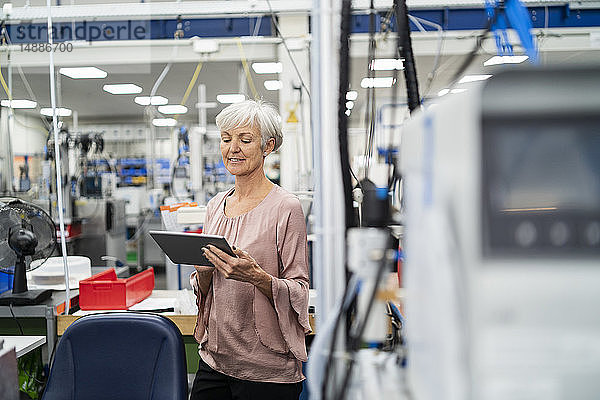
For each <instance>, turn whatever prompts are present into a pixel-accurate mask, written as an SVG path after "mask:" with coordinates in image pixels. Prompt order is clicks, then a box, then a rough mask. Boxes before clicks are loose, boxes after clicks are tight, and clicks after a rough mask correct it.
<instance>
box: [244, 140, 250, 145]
mask: <svg viewBox="0 0 600 400" xmlns="http://www.w3.org/2000/svg"><path fill="white" fill-rule="evenodd" d="M250 142H252V140H242V143H246V144H248V143H250Z"/></svg>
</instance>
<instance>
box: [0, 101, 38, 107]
mask: <svg viewBox="0 0 600 400" xmlns="http://www.w3.org/2000/svg"><path fill="white" fill-rule="evenodd" d="M0 104H1V105H2V107H11V108H36V107H37V103H36V102H35V101H31V100H2V102H0Z"/></svg>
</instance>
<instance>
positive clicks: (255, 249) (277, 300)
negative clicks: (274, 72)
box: [190, 100, 310, 400]
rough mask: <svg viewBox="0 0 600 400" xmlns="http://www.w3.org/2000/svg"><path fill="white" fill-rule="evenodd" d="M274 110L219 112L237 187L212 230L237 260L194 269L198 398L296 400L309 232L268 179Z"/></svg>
mask: <svg viewBox="0 0 600 400" xmlns="http://www.w3.org/2000/svg"><path fill="white" fill-rule="evenodd" d="M280 121H281V118H280V117H279V115H278V114H277V111H276V110H275V108H274V107H273V106H271V105H269V104H266V103H263V102H261V101H253V100H247V101H244V102H241V103H236V104H232V105H230V106H228V107H227V108H225V109H224V110H223V111H221V113H220V114H219V115H217V119H216V122H217V126H218V127H219V130H220V131H221V155H222V157H223V163H224V164H225V167H226V168H227V170H228V171H229V172H230V173H231V174H232V175H234V176H235V186H234V187H233V188H232V189H230V190H228V191H225V192H221V193H219V194H217V195H216V196H215V197H214V198H212V199H211V200H210V201H209V202H208V206H207V213H206V221H205V223H204V232H205V233H208V234H215V235H222V236H224V237H225V238H226V239H227V241H228V242H229V243H230V244H231V245H232V247H233V250H234V253H235V254H236V255H237V257H231V256H229V255H227V254H226V253H224V252H222V251H220V250H219V249H217V248H216V247H213V246H208V247H206V248H203V249H202V250H203V252H204V255H205V256H206V257H207V258H208V259H209V260H210V262H211V263H212V264H213V265H214V266H215V268H212V267H201V266H196V271H195V272H194V273H192V275H191V277H190V279H191V283H192V285H193V286H194V289H195V292H196V294H197V298H198V320H197V324H196V329H195V332H194V336H195V338H196V340H197V341H198V343H199V344H200V351H199V352H200V357H201V360H200V365H199V369H198V373H197V374H196V378H195V380H194V385H193V388H192V394H191V399H192V400H194V399H198V400H200V399H202V400H206V399H219V400H223V399H261V400H262V399H278V400H280V399H297V398H298V396H299V395H300V392H301V391H302V380H303V379H304V376H303V375H302V361H306V347H305V342H304V336H305V334H306V333H308V332H309V331H310V326H309V324H308V259H307V242H306V225H305V222H304V215H303V213H302V208H301V207H300V202H299V201H298V199H297V198H296V197H295V196H293V195H291V194H290V193H288V192H286V191H285V190H284V189H282V188H281V187H279V186H277V185H275V184H274V183H272V182H271V181H269V180H268V179H267V177H266V176H265V172H264V169H263V168H264V160H265V157H267V156H268V155H269V153H271V152H273V151H275V150H277V149H278V148H279V146H281V143H282V141H283V137H282V133H281V122H280Z"/></svg>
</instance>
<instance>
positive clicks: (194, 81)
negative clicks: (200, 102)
mask: <svg viewBox="0 0 600 400" xmlns="http://www.w3.org/2000/svg"><path fill="white" fill-rule="evenodd" d="M201 69H202V61H200V62H199V63H198V65H196V70H195V71H194V75H193V76H192V79H191V80H190V84H189V85H188V87H187V89H186V90H185V94H184V95H183V99H181V103H179V104H181V105H182V106H185V103H186V102H187V99H188V97H189V96H190V93H191V92H192V88H193V87H194V84H195V83H196V79H198V75H200V70H201Z"/></svg>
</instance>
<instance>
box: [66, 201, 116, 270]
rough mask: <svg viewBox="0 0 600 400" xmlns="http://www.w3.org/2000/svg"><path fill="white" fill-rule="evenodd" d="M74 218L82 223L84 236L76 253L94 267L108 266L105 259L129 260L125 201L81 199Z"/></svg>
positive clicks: (76, 202) (77, 245) (77, 203)
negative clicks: (90, 262) (126, 242)
mask: <svg viewBox="0 0 600 400" xmlns="http://www.w3.org/2000/svg"><path fill="white" fill-rule="evenodd" d="M74 216H75V217H76V218H78V219H79V220H81V236H80V238H79V240H77V242H76V244H75V249H74V253H75V254H82V255H85V256H86V257H89V258H90V259H91V260H92V266H101V265H105V262H104V261H103V260H102V259H101V257H102V256H111V257H115V258H116V259H118V260H121V261H123V262H124V261H125V260H126V259H127V254H126V249H125V241H126V224H125V200H118V199H113V198H108V199H103V198H83V197H82V198H80V199H78V200H76V201H75V211H74Z"/></svg>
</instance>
